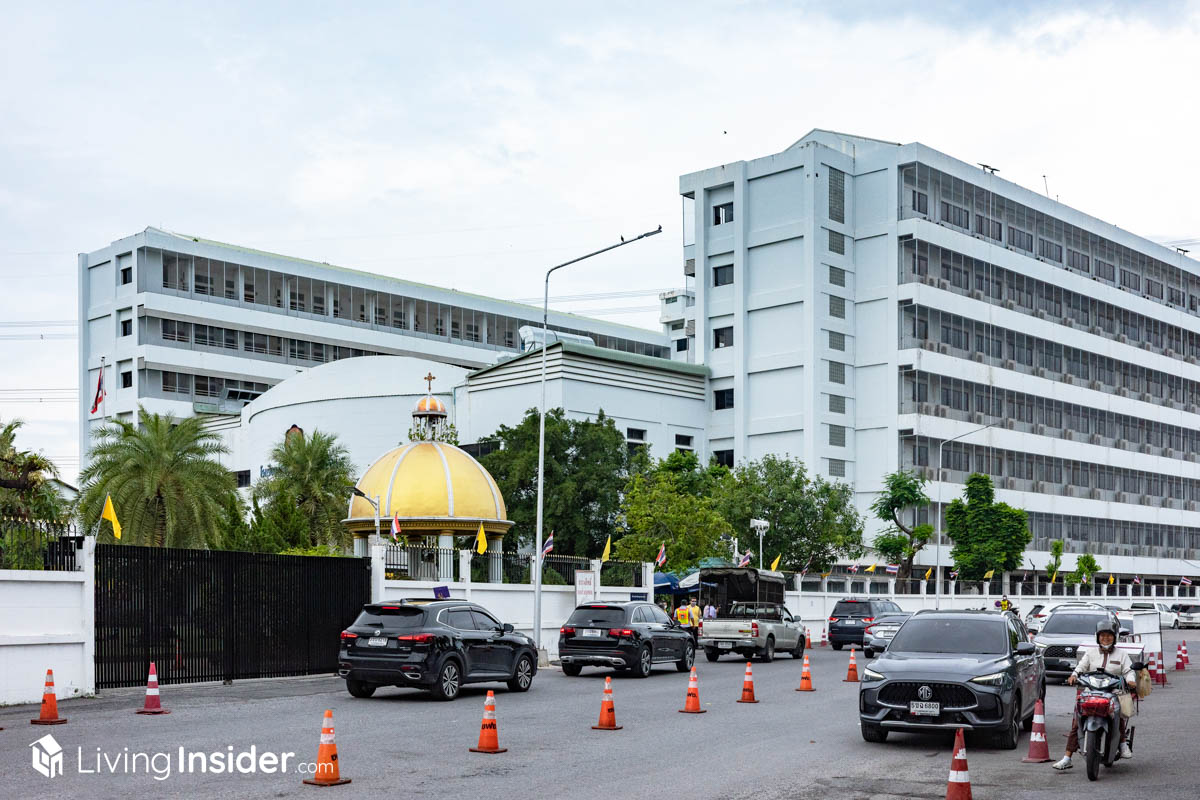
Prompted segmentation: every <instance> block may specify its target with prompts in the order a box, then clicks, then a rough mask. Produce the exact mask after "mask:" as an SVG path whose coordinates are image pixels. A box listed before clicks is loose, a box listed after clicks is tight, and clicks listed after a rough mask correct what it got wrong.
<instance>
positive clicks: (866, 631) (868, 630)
mask: <svg viewBox="0 0 1200 800" xmlns="http://www.w3.org/2000/svg"><path fill="white" fill-rule="evenodd" d="M874 627H875V626H874V625H867V626H866V627H864V628H863V633H870V632H871V629H872V628H874Z"/></svg>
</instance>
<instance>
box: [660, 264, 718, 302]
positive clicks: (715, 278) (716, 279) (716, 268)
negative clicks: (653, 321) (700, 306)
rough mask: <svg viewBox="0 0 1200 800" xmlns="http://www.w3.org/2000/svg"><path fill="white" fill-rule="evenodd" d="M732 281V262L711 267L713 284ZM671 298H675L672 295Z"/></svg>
mask: <svg viewBox="0 0 1200 800" xmlns="http://www.w3.org/2000/svg"><path fill="white" fill-rule="evenodd" d="M731 283H733V264H723V265H721V266H719V267H713V286H728V285H729V284H731ZM671 299H672V300H674V299H675V298H674V297H672V298H671Z"/></svg>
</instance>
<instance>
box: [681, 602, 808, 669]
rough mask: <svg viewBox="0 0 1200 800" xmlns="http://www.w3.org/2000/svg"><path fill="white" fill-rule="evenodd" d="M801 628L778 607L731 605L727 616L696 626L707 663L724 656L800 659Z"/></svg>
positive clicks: (803, 635)
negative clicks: (698, 627) (728, 654)
mask: <svg viewBox="0 0 1200 800" xmlns="http://www.w3.org/2000/svg"><path fill="white" fill-rule="evenodd" d="M804 639H805V630H804V624H803V623H801V622H800V619H799V618H798V617H795V618H794V617H792V613H791V612H790V611H788V610H787V608H786V607H785V606H783V605H782V604H780V603H759V602H744V603H734V604H733V605H732V606H730V608H729V611H728V613H726V614H722V615H719V616H718V617H717V618H716V619H706V620H703V621H701V623H700V631H699V644H700V647H703V648H704V655H705V657H706V658H707V659H708V660H709V661H716V660H717V659H718V658H720V657H721V656H722V655H725V654H727V653H737V654H738V655H740V656H742V657H744V658H750V657H751V656H759V657H761V658H762V660H763V661H774V660H775V653H777V652H785V653H790V654H791V656H792V658H803V656H804Z"/></svg>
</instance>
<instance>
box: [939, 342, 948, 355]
mask: <svg viewBox="0 0 1200 800" xmlns="http://www.w3.org/2000/svg"><path fill="white" fill-rule="evenodd" d="M938 352H939V353H941V354H942V355H944V356H948V355H950V345H948V344H945V343H942V344H939V345H938Z"/></svg>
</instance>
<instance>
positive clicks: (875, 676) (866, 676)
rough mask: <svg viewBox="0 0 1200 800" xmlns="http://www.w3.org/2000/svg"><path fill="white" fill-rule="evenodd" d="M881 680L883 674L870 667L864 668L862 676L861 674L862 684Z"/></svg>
mask: <svg viewBox="0 0 1200 800" xmlns="http://www.w3.org/2000/svg"><path fill="white" fill-rule="evenodd" d="M881 680H883V673H880V672H876V671H875V670H873V669H871V668H870V667H866V668H864V669H863V674H862V681H863V683H867V682H868V681H881Z"/></svg>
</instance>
